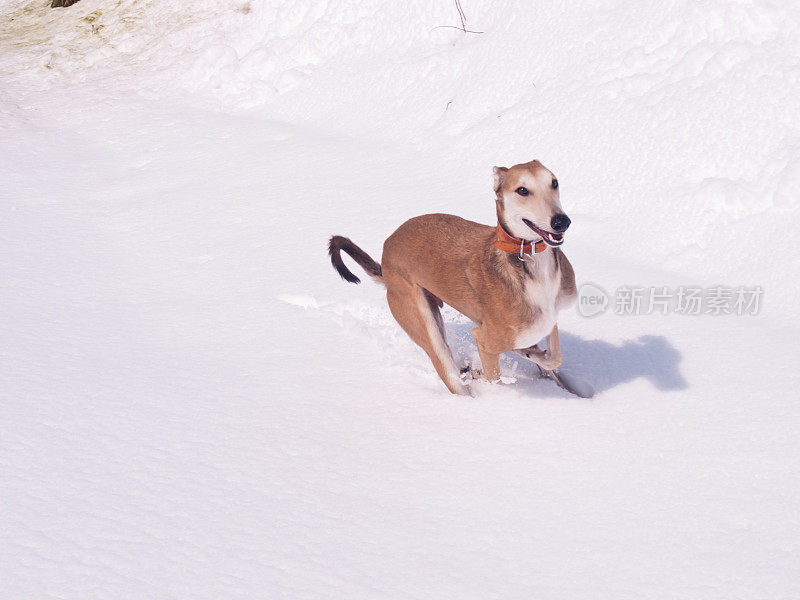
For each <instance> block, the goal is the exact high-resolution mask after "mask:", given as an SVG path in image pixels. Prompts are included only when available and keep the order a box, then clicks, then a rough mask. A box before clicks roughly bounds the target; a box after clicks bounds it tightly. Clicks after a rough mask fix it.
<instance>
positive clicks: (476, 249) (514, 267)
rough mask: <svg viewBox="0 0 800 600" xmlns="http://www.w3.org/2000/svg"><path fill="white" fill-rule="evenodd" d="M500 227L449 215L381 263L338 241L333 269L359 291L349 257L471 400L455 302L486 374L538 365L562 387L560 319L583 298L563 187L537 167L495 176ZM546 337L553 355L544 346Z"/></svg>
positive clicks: (426, 225)
mask: <svg viewBox="0 0 800 600" xmlns="http://www.w3.org/2000/svg"><path fill="white" fill-rule="evenodd" d="M494 191H495V194H496V200H495V203H496V206H497V227H489V226H487V225H481V224H479V223H474V222H472V221H467V220H465V219H462V218H460V217H456V216H453V215H444V214H432V215H423V216H421V217H414V218H413V219H409V220H408V221H406V222H405V223H403V224H402V225H401V226H400V227H399V228H398V229H397V231H395V232H394V233H393V234H392V235H390V236H389V238H388V239H387V240H386V242H384V244H383V257H382V259H381V264H378V263H377V262H375V261H374V260H373V259H372V258H370V256H369V255H368V254H367V253H366V252H364V251H363V250H362V249H361V248H359V247H358V246H356V245H355V244H354V243H353V242H352V241H350V240H349V239H348V238H345V237H342V236H338V235H335V236H333V237H331V239H330V244H329V253H330V258H331V263H332V264H333V267H334V268H335V269H336V271H338V273H339V275H341V276H342V278H343V279H345V280H346V281H349V282H351V283H359V282H360V280H359V279H358V277H356V276H355V275H353V273H351V272H350V271H349V270H348V269H347V267H346V266H345V264H344V262H342V257H341V252H345V253H347V254H348V255H350V257H351V258H353V260H355V262H356V263H358V264H359V265H360V266H361V267H362V268H363V269H364V270H365V271H366V272H367V274H368V275H370V276H371V277H372V279H374V280H375V281H376V282H378V283H381V284H383V285H385V286H386V298H387V300H388V302H389V308H390V309H391V311H392V315H394V318H395V319H397V322H398V323H400V326H401V327H402V328H403V329H404V330H405V332H406V333H407V334H408V335H409V336H410V337H411V339H412V340H414V342H415V343H416V344H417V345H419V346H420V347H421V348H422V349H423V350H425V352H426V353H427V354H428V356H429V357H430V359H431V362H432V363H433V366H434V367H435V368H436V372H437V373H438V374H439V377H441V378H442V381H443V382H444V384H445V385H446V386H447V389H448V390H450V391H451V392H452V393H453V394H468V395H471V390H470V388H469V386H468V385H466V384H465V383H464V382H463V381H462V380H461V377H460V374H459V369H458V368H457V367H456V365H455V362H454V361H453V355H452V353H451V351H450V347H449V346H448V345H447V340H446V336H445V329H444V322H443V321H442V315H441V313H440V312H439V309H440V308H441V307H442V303H443V302H446V303H447V304H449V305H450V306H452V307H453V308H455V309H456V310H458V311H459V312H461V313H463V314H464V315H466V316H467V317H469V318H470V319H471V320H472V321H474V322H475V323H476V327H475V328H474V329H473V330H472V334H473V335H474V336H475V341H476V342H477V344H478V353H479V355H480V359H481V366H482V371H481V372H480V375H481V376H482V377H483V378H485V379H487V380H489V381H496V380H497V379H499V378H500V363H499V361H500V355H501V354H502V353H504V352H507V351H511V350H513V351H515V352H516V353H517V354H519V355H521V356H524V357H525V358H527V359H529V360H531V361H533V362H534V363H536V364H537V365H538V366H539V368H540V370H542V372H543V373H545V374H552V375H550V376H551V378H553V379H555V380H556V381H557V383H559V384H560V385H561V382H560V381H558V379H557V378H556V376H555V369H556V368H557V367H558V366H559V365H561V346H560V344H559V340H558V325H557V324H556V317H557V314H558V311H559V310H561V309H562V308H564V307H566V306H568V305H569V304H571V303H572V302H573V301H574V299H575V297H576V295H577V294H576V289H575V273H574V271H573V270H572V265H570V263H569V261H568V260H567V257H566V256H564V253H563V252H562V251H561V249H560V248H559V246H561V244H563V243H564V232H565V231H566V230H567V228H568V227H569V225H570V219H569V217H568V216H567V215H566V214H564V211H563V210H562V208H561V202H560V199H559V188H558V179H556V177H555V175H553V173H552V172H551V171H550V170H548V169H547V168H545V167H544V166H543V165H542V164H541V163H540V162H539V161H538V160H534V161H532V162H528V163H524V164H519V165H515V166H513V167H511V168H506V167H494ZM543 338H546V340H547V349H546V350H545V349H542V348H539V346H538V345H537V344H538V343H539V342H540V341H541V340H542V339H543Z"/></svg>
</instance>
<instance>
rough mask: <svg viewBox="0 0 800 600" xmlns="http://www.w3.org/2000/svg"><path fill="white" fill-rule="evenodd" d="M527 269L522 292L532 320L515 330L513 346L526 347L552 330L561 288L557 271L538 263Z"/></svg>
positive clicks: (537, 341) (538, 340)
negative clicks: (527, 272) (527, 273)
mask: <svg viewBox="0 0 800 600" xmlns="http://www.w3.org/2000/svg"><path fill="white" fill-rule="evenodd" d="M548 267H549V265H548ZM528 269H529V275H528V277H526V278H525V283H524V286H523V294H524V297H525V303H526V304H527V305H528V307H529V308H530V312H531V315H532V320H531V321H530V322H529V323H525V324H523V325H521V327H519V329H518V330H517V336H516V340H515V344H514V347H515V348H528V347H530V346H533V345H534V344H538V343H539V342H540V341H541V340H542V338H544V337H545V336H546V335H547V334H549V333H550V332H551V331H552V330H553V326H555V324H556V318H557V313H558V295H559V291H560V288H561V277H560V273H559V271H558V270H557V269H555V268H553V267H549V268H545V267H544V266H540V265H539V264H537V265H535V266H534V267H533V268H530V267H528Z"/></svg>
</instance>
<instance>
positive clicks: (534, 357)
mask: <svg viewBox="0 0 800 600" xmlns="http://www.w3.org/2000/svg"><path fill="white" fill-rule="evenodd" d="M545 339H546V340H547V350H542V349H541V348H539V345H538V344H534V345H533V346H531V347H530V348H522V349H520V350H514V352H515V353H516V354H519V355H520V356H522V357H524V358H527V359H528V360H530V361H532V362H534V363H536V364H537V365H539V366H540V367H541V368H542V369H544V370H545V371H552V370H554V369H557V368H558V367H560V366H561V342H560V341H559V339H558V325H553V330H552V331H551V332H550V333H549V334H548V335H547V337H546V338H545Z"/></svg>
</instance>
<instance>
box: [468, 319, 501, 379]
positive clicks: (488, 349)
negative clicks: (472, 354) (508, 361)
mask: <svg viewBox="0 0 800 600" xmlns="http://www.w3.org/2000/svg"><path fill="white" fill-rule="evenodd" d="M472 335H473V336H475V342H476V343H477V345H478V355H479V356H480V357H481V375H482V376H483V378H484V379H486V380H487V381H497V380H499V379H500V353H499V352H493V351H492V348H493V347H492V344H491V336H490V335H488V334H487V332H486V330H485V328H484V327H475V328H474V329H473V330H472Z"/></svg>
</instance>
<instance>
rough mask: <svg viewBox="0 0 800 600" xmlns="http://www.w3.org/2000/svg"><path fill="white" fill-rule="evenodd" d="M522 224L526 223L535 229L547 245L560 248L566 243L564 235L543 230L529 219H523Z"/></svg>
mask: <svg viewBox="0 0 800 600" xmlns="http://www.w3.org/2000/svg"><path fill="white" fill-rule="evenodd" d="M522 222H523V223H525V225H527V226H528V227H530V228H531V229H533V230H534V231H535V232H536V233H537V234H538V235H539V237H541V238H542V240H544V243H545V244H547V245H548V246H560V245H561V244H563V243H564V234H563V233H553V232H551V231H545V230H544V229H541V228H539V227H537V226H536V225H534V224H533V223H532V222H531V221H529V220H528V219H522Z"/></svg>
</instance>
